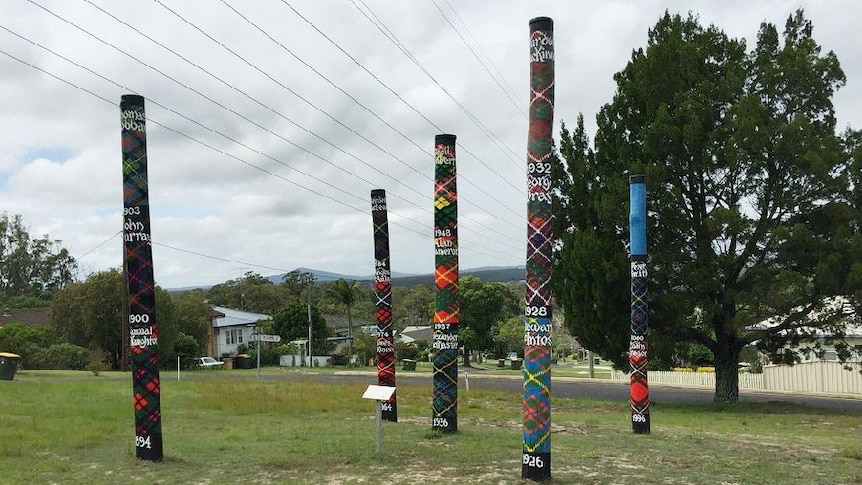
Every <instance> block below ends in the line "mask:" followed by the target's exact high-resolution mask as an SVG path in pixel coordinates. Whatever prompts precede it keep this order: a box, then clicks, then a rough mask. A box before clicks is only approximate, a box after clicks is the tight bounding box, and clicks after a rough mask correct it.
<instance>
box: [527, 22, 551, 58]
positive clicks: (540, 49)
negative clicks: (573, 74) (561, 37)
mask: <svg viewBox="0 0 862 485" xmlns="http://www.w3.org/2000/svg"><path fill="white" fill-rule="evenodd" d="M553 45H554V38H553V37H551V36H550V35H548V34H547V33H546V32H543V31H541V30H536V31H534V32H533V38H532V39H531V40H530V62H548V61H553V60H554V51H552V50H550V47H552V46H553Z"/></svg>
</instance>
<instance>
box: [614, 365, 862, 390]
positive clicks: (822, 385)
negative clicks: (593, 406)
mask: <svg viewBox="0 0 862 485" xmlns="http://www.w3.org/2000/svg"><path fill="white" fill-rule="evenodd" d="M850 367H852V370H846V369H845V368H844V364H841V363H840V362H804V363H801V364H796V365H793V366H787V365H768V366H765V367H764V368H763V373H762V374H751V373H748V372H743V373H740V374H739V388H740V389H752V390H760V391H786V392H803V393H805V392H813V393H826V394H857V395H860V396H862V374H860V373H859V370H860V365H859V364H851V365H850ZM647 377H648V379H649V382H650V384H671V385H679V386H702V387H709V388H714V387H715V374H714V373H712V372H669V371H650V372H649V373H648V375H647ZM611 379H613V380H616V381H628V380H629V375H628V373H626V372H622V371H614V372H613V375H612V376H611Z"/></svg>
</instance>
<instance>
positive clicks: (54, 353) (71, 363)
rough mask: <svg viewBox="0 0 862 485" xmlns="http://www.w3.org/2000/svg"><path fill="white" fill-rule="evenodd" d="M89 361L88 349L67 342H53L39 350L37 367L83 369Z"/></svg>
mask: <svg viewBox="0 0 862 485" xmlns="http://www.w3.org/2000/svg"><path fill="white" fill-rule="evenodd" d="M89 363H90V351H89V350H87V349H85V348H84V347H79V346H77V345H73V344H69V343H64V344H55V345H52V346H50V347H48V348H47V349H45V350H43V351H41V352H39V367H41V368H43V369H72V370H84V369H86V368H87V365H88V364H89Z"/></svg>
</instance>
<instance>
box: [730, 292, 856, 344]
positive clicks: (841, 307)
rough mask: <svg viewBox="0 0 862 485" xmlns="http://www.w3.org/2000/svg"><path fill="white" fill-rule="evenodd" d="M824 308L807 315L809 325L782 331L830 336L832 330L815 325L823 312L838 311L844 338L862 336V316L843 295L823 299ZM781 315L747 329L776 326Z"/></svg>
mask: <svg viewBox="0 0 862 485" xmlns="http://www.w3.org/2000/svg"><path fill="white" fill-rule="evenodd" d="M823 302H824V304H825V308H824V310H823V311H812V312H810V313H809V314H808V315H807V317H808V320H809V321H810V322H812V323H813V324H812V325H811V326H806V325H802V326H800V327H798V328H794V329H792V330H784V331H783V332H782V333H788V332H796V333H801V332H810V333H811V334H813V335H814V336H817V337H830V336H832V335H833V334H832V332H831V331H829V330H826V329H823V328H819V327H818V326H817V323H818V321H819V320H820V319H821V318H822V316H823V315H824V314H829V313H830V312H831V313H838V314H839V315H841V316H840V321H841V324H842V325H843V326H844V335H845V337H846V338H862V317H860V315H859V314H858V313H857V312H856V309H855V307H854V306H853V305H852V304H851V302H850V300H848V299H847V298H845V297H843V296H836V297H830V298H826V299H824V301H823ZM782 320H783V318H782V317H781V316H775V317H769V318H767V319H766V320H763V321H761V322H759V323H756V324H754V325H750V326H748V327H747V328H748V330H766V329H769V328H772V327H775V326H778V325H779V324H780V323H781V322H782Z"/></svg>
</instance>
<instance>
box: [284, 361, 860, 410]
mask: <svg viewBox="0 0 862 485" xmlns="http://www.w3.org/2000/svg"><path fill="white" fill-rule="evenodd" d="M288 375H291V376H293V377H292V378H301V379H312V380H319V381H326V382H343V383H348V382H349V383H367V384H376V383H377V379H376V374H374V373H373V372H338V373H336V374H334V375H333V374H316V373H314V374H288ZM468 376H469V379H470V389H495V390H504V391H510V392H512V393H520V392H521V389H522V386H523V380H522V379H521V378H520V377H518V376H494V375H478V374H477V375H472V374H470V373H469V371H468ZM397 379H398V380H399V382H405V381H406V382H409V383H416V384H421V383H428V384H430V383H431V375H430V374H427V373H421V374H420V373H416V374H411V373H398V375H397ZM458 387H459V389H465V388H466V383H465V382H464V375H463V373H462V374H461V378H460V381H459V386H458ZM553 395H554V396H558V397H589V398H594V399H603V400H608V401H628V398H629V388H628V385H627V384H626V383H624V382H618V381H609V380H598V379H575V378H560V379H554V381H553ZM712 397H713V391H712V390H711V389H701V388H682V387H675V386H666V385H654V386H651V387H650V398H651V400H652V402H654V403H659V404H661V403H665V404H698V403H711V402H712ZM739 400H740V401H743V402H786V403H793V404H801V405H804V406H812V407H819V408H830V409H840V410H844V411H857V412H862V399H853V398H841V397H831V396H813V395H800V394H787V393H767V392H751V391H748V390H742V391H740V396H739Z"/></svg>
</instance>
